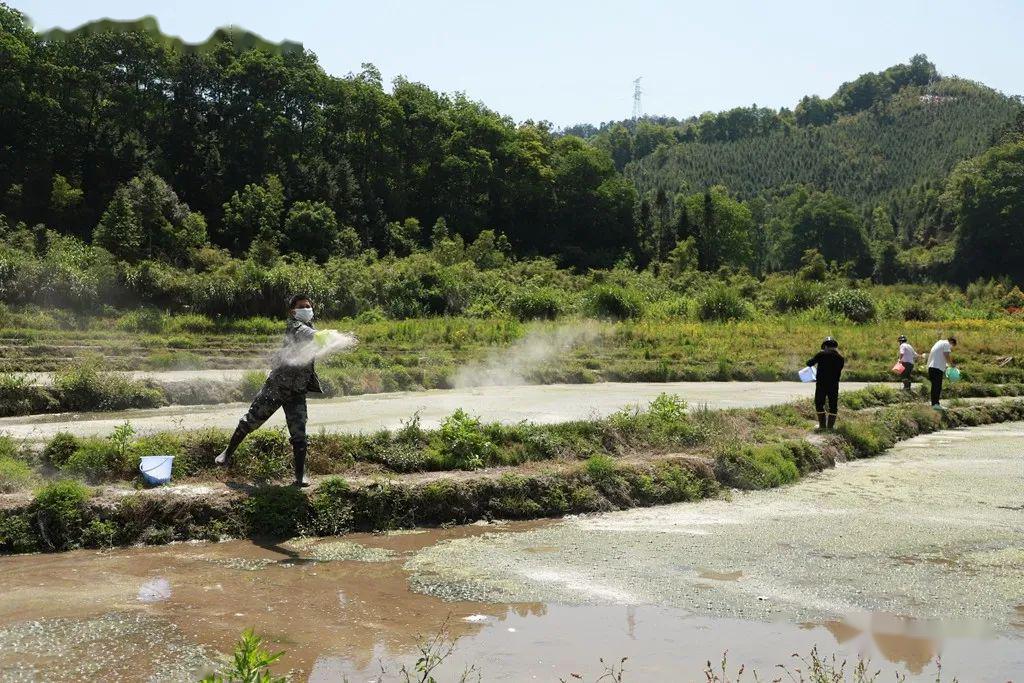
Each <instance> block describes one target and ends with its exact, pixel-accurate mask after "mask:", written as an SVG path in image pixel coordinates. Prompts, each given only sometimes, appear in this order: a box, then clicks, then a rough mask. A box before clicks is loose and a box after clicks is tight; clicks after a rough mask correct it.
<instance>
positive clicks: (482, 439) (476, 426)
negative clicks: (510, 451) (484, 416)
mask: <svg viewBox="0 0 1024 683" xmlns="http://www.w3.org/2000/svg"><path fill="white" fill-rule="evenodd" d="M434 448H435V450H436V452H437V454H438V455H439V456H440V459H441V461H442V462H443V463H445V464H447V465H448V467H446V468H445V469H460V470H475V469H479V468H481V467H483V466H484V464H485V463H486V462H488V461H490V460H491V459H492V458H493V457H494V456H495V455H496V453H497V449H496V448H495V446H494V444H493V443H491V441H490V440H488V438H487V434H486V433H485V432H484V429H483V427H482V426H481V424H480V420H479V419H478V418H475V417H473V416H471V415H469V414H468V413H467V412H466V411H464V410H463V409H462V408H459V409H458V410H456V411H455V412H454V413H452V414H451V415H449V416H448V417H447V418H445V420H444V422H442V423H441V427H440V428H439V429H438V430H437V434H436V437H435V443H434Z"/></svg>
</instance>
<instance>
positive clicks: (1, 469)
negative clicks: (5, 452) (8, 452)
mask: <svg viewBox="0 0 1024 683" xmlns="http://www.w3.org/2000/svg"><path fill="white" fill-rule="evenodd" d="M33 479H34V477H33V475H32V468H31V467H29V466H28V463H26V462H24V461H22V460H16V459H14V458H10V457H6V456H0V493H13V492H14V491H20V490H21V489H23V488H26V487H27V486H28V485H29V484H30V483H32V480H33Z"/></svg>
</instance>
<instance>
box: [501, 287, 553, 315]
mask: <svg viewBox="0 0 1024 683" xmlns="http://www.w3.org/2000/svg"><path fill="white" fill-rule="evenodd" d="M564 301H565V294H564V293H560V292H556V291H555V290H553V289H549V288H546V287H532V288H529V289H521V290H519V291H518V292H516V293H515V294H514V295H512V297H511V298H510V299H509V302H508V310H509V313H511V314H512V315H514V316H515V317H516V318H519V319H520V320H538V319H543V320H554V319H555V318H557V317H558V316H559V315H561V314H562V311H563V308H564V305H563V302H564Z"/></svg>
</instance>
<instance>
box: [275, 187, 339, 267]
mask: <svg viewBox="0 0 1024 683" xmlns="http://www.w3.org/2000/svg"><path fill="white" fill-rule="evenodd" d="M339 236H340V233H339V230H338V220H337V218H336V217H335V215H334V211H332V210H331V207H329V206H327V204H325V203H324V202H306V201H302V202H295V203H294V204H292V206H291V208H289V209H288V216H287V217H286V218H285V220H284V239H283V242H282V244H283V246H284V249H285V251H290V252H297V253H300V254H302V255H304V256H307V257H311V258H314V259H316V260H317V261H320V262H321V263H322V262H324V261H326V260H327V259H329V258H330V257H331V256H333V255H334V254H335V253H336V251H337V250H338V239H339ZM356 237H357V239H358V235H357V236H356ZM349 241H350V242H351V239H350V240H349Z"/></svg>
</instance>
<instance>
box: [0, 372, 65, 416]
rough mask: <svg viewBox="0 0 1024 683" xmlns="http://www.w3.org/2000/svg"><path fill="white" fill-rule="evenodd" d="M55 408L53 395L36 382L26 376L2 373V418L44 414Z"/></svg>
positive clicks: (0, 406) (0, 397)
mask: <svg viewBox="0 0 1024 683" xmlns="http://www.w3.org/2000/svg"><path fill="white" fill-rule="evenodd" d="M55 407H56V401H55V400H54V398H53V394H52V393H51V392H50V391H49V390H48V389H47V388H46V387H41V386H39V385H38V384H36V382H35V380H33V379H29V378H28V377H26V376H25V375H17V374H12V373H6V372H4V373H0V416H6V415H26V414H28V413H43V412H48V411H50V410H53V409H54V408H55Z"/></svg>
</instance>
